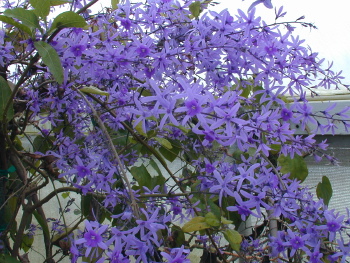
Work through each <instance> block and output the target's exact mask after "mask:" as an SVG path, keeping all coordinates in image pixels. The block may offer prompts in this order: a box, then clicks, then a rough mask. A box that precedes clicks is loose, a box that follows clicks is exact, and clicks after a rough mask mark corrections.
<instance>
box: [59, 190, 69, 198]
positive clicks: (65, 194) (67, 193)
mask: <svg viewBox="0 0 350 263" xmlns="http://www.w3.org/2000/svg"><path fill="white" fill-rule="evenodd" d="M69 195H70V192H65V193H62V194H61V196H62V197H63V198H64V199H66V198H67V197H68V196H69Z"/></svg>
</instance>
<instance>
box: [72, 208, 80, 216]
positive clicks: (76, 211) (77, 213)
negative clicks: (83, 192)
mask: <svg viewBox="0 0 350 263" xmlns="http://www.w3.org/2000/svg"><path fill="white" fill-rule="evenodd" d="M73 214H75V215H76V216H77V215H80V214H81V211H80V210H79V209H74V211H73Z"/></svg>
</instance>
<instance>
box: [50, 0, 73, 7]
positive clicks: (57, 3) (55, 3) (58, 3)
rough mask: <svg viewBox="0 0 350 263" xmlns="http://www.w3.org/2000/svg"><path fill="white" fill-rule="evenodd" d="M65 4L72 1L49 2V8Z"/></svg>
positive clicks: (55, 0)
mask: <svg viewBox="0 0 350 263" xmlns="http://www.w3.org/2000/svg"><path fill="white" fill-rule="evenodd" d="M67 3H72V0H50V6H56V5H64V4H67Z"/></svg>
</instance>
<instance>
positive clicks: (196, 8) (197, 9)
mask: <svg viewBox="0 0 350 263" xmlns="http://www.w3.org/2000/svg"><path fill="white" fill-rule="evenodd" d="M190 12H191V14H192V15H193V16H194V17H195V18H197V17H199V14H200V13H201V2H199V1H196V2H194V3H192V4H190Z"/></svg>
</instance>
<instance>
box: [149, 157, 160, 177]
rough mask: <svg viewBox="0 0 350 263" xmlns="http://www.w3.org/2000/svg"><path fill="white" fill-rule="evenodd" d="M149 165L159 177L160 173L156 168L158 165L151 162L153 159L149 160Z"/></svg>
mask: <svg viewBox="0 0 350 263" xmlns="http://www.w3.org/2000/svg"><path fill="white" fill-rule="evenodd" d="M149 164H150V165H151V166H152V168H153V169H154V170H155V171H156V172H157V174H158V175H161V174H162V172H161V171H160V169H159V167H158V164H157V163H156V162H155V161H154V160H153V159H150V160H149Z"/></svg>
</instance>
